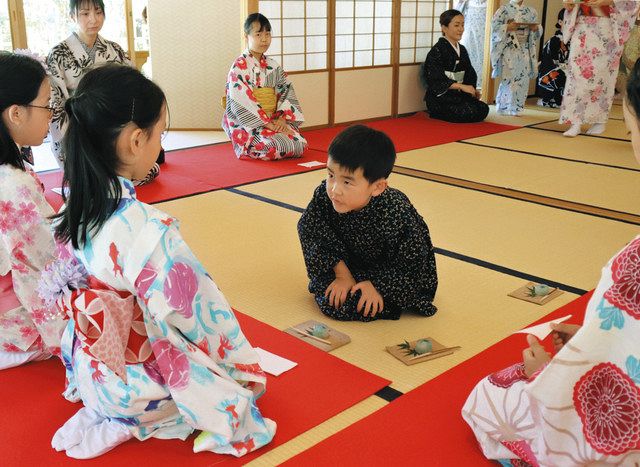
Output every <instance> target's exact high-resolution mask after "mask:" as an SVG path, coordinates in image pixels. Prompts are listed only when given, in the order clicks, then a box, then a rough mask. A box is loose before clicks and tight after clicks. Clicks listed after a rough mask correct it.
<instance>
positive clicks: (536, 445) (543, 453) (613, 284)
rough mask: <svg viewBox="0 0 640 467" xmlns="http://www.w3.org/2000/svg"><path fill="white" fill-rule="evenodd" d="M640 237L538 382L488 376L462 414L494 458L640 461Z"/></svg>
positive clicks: (515, 375) (561, 462)
mask: <svg viewBox="0 0 640 467" xmlns="http://www.w3.org/2000/svg"><path fill="white" fill-rule="evenodd" d="M639 269H640V237H636V239H635V240H633V241H632V242H631V243H630V244H629V245H628V246H627V247H625V248H624V249H623V250H622V251H621V252H620V253H618V254H617V255H616V256H614V257H613V258H612V259H611V260H610V261H609V263H608V264H607V265H606V266H605V267H604V268H603V271H602V277H601V279H600V282H599V284H598V286H597V288H596V290H595V292H594V294H593V297H592V298H591V300H590V301H589V304H588V306H587V310H586V315H585V319H584V323H583V326H582V328H581V329H580V331H578V333H576V335H575V336H573V338H572V339H571V340H569V342H567V344H565V345H564V347H563V348H562V349H561V350H560V351H559V352H558V353H557V354H556V355H555V356H554V357H553V359H552V360H551V361H550V363H549V364H547V366H546V367H545V368H543V369H542V371H540V372H539V373H537V376H536V375H534V376H533V378H532V380H527V378H526V376H524V372H523V369H522V367H523V365H522V364H517V365H514V366H512V367H511V368H507V369H505V370H502V371H499V372H497V373H494V374H492V375H490V376H489V377H487V378H485V379H484V380H482V381H481V382H480V383H479V384H478V385H477V386H476V388H475V389H474V390H473V392H472V393H471V395H470V396H469V398H468V399H467V401H466V403H465V405H464V408H463V409H462V416H463V417H464V419H465V420H466V421H467V423H469V425H470V426H471V428H472V429H473V432H474V433H475V435H476V438H477V440H478V442H479V444H480V447H481V448H482V451H483V452H484V454H485V456H487V457H488V458H490V459H520V460H523V461H525V462H528V463H529V464H531V465H534V466H537V465H539V466H563V467H565V466H566V467H569V466H586V465H596V464H597V465H625V466H626V465H628V466H631V465H638V462H640V275H638V273H637V271H638V270H639Z"/></svg>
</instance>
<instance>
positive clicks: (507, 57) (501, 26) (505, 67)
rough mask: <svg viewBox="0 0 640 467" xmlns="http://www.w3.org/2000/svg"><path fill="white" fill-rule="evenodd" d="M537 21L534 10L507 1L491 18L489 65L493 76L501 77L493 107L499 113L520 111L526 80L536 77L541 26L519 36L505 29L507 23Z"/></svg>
mask: <svg viewBox="0 0 640 467" xmlns="http://www.w3.org/2000/svg"><path fill="white" fill-rule="evenodd" d="M510 20H513V21H515V22H518V23H537V22H538V14H537V13H536V10H534V9H533V8H531V7H528V6H524V5H517V4H514V3H510V4H508V5H504V6H501V7H500V8H499V9H498V11H496V12H495V14H494V15H493V19H492V20H491V66H492V67H493V71H492V73H491V76H492V77H493V78H500V79H501V81H500V85H499V87H498V94H497V96H496V107H497V109H498V112H500V113H507V112H510V113H519V112H522V110H523V109H524V101H525V100H526V98H527V91H528V90H529V80H531V79H532V78H535V77H536V72H537V63H538V60H537V53H538V52H537V50H538V48H537V46H536V44H537V42H538V39H540V37H541V36H542V26H540V25H539V26H538V30H537V31H531V30H530V29H529V28H526V29H525V31H524V35H523V36H521V37H520V38H518V34H516V32H512V31H507V22H508V21H510Z"/></svg>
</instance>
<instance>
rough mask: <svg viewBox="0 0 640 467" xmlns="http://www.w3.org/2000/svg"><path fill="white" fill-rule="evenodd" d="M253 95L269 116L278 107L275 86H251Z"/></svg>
mask: <svg viewBox="0 0 640 467" xmlns="http://www.w3.org/2000/svg"><path fill="white" fill-rule="evenodd" d="M253 95H254V96H255V98H256V99H257V100H258V104H260V107H262V110H264V111H265V112H266V113H267V115H269V116H271V115H272V114H273V113H274V112H275V111H276V108H277V107H278V100H277V99H276V90H275V88H253Z"/></svg>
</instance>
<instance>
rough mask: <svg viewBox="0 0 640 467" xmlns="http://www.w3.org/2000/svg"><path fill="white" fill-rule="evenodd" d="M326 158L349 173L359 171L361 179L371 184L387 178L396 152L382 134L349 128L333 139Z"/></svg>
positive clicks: (391, 143)
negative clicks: (362, 176)
mask: <svg viewBox="0 0 640 467" xmlns="http://www.w3.org/2000/svg"><path fill="white" fill-rule="evenodd" d="M329 157H331V159H332V160H333V161H334V162H336V163H337V164H339V165H341V166H342V167H345V168H346V169H347V170H349V171H351V172H355V171H356V170H357V169H358V167H361V168H362V171H363V172H364V178H366V179H367V180H368V181H369V183H373V182H375V181H376V180H380V179H381V178H387V177H389V174H390V173H391V170H392V169H393V164H395V162H396V148H395V147H394V145H393V141H391V139H390V138H389V137H388V136H387V135H386V134H384V133H383V132H381V131H378V130H374V129H373V128H369V127H368V126H364V125H353V126H350V127H349V128H347V129H346V130H343V131H342V132H340V134H338V136H336V137H335V138H334V139H333V141H332V142H331V145H330V146H329Z"/></svg>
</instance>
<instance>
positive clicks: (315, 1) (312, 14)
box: [307, 0, 327, 18]
mask: <svg viewBox="0 0 640 467" xmlns="http://www.w3.org/2000/svg"><path fill="white" fill-rule="evenodd" d="M326 17H327V0H307V18H326Z"/></svg>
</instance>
